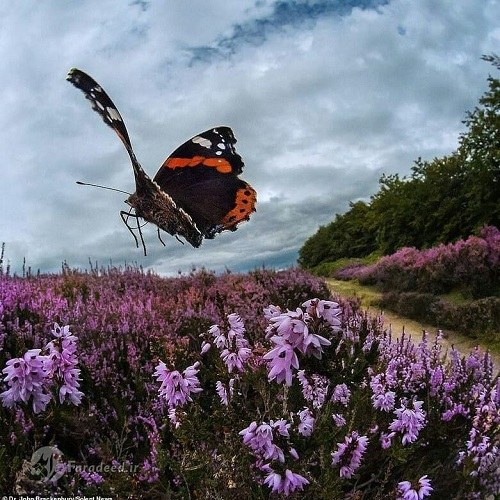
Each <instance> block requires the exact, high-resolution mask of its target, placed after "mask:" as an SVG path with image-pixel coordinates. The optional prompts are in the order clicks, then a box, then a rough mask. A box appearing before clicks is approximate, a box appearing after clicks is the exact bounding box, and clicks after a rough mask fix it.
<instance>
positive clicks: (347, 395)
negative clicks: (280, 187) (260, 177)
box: [0, 268, 500, 499]
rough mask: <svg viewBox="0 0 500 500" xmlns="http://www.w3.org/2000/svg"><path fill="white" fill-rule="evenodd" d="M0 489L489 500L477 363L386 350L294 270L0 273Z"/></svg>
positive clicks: (372, 331) (368, 328) (486, 426)
mask: <svg viewBox="0 0 500 500" xmlns="http://www.w3.org/2000/svg"><path fill="white" fill-rule="evenodd" d="M0 370H2V373H1V375H2V376H1V378H0V402H1V404H0V434H1V440H0V491H1V492H2V494H4V495H8V494H39V495H40V494H45V495H46V496H48V495H49V494H52V495H53V496H55V495H61V496H64V495H66V496H69V495H86V496H87V497H89V496H97V495H100V496H101V497H102V496H107V497H112V498H115V499H121V498H146V499H149V498H151V499H155V498H179V499H184V498H233V499H235V498H242V499H243V498H245V499H246V498H256V499H263V498H281V497H283V496H286V497H292V498H311V499H313V498H314V499H317V498H328V499H349V498H351V499H413V498H419V499H422V498H427V497H428V498H447V499H448V498H456V499H466V498H471V499H482V498H488V496H491V497H493V495H498V494H500V478H499V477H498V467H499V466H500V454H499V443H498V437H499V435H498V429H499V424H500V413H499V405H500V385H499V382H498V379H495V378H494V376H493V371H492V365H491V360H490V358H489V356H488V355H487V354H483V353H481V352H480V351H479V350H475V351H473V352H471V353H470V354H467V355H466V356H465V357H464V358H461V357H460V355H459V354H458V353H457V352H456V351H454V350H451V351H450V352H448V353H447V356H446V359H445V352H444V350H443V349H442V347H441V344H440V339H439V337H438V339H437V340H436V341H435V342H432V343H431V342H430V341H429V340H428V338H427V337H426V336H425V335H424V336H423V338H422V339H421V340H420V341H418V340H417V341H416V342H415V343H412V342H411V341H410V340H409V339H407V338H404V336H403V339H400V340H392V339H391V336H390V334H389V333H388V332H386V331H385V330H384V325H383V324H382V321H381V319H380V318H377V317H369V316H367V315H366V314H364V313H362V312H361V311H360V310H359V309H358V307H357V304H356V303H349V302H346V301H343V300H340V299H338V298H335V297H330V296H329V293H328V290H327V288H326V286H325V284H324V282H323V281H321V280H320V279H318V278H315V277H312V276H310V275H308V274H307V273H305V272H303V271H300V270H298V269H290V270H286V271H280V272H275V271H270V270H255V271H253V272H250V273H248V274H231V273H227V274H224V275H221V276H216V275H215V274H213V273H211V272H208V271H205V270H199V271H193V273H192V274H191V275H189V276H179V277H177V278H163V277H160V276H157V275H155V274H153V273H146V272H143V271H142V270H141V269H136V268H128V269H107V270H100V271H97V270H91V271H89V272H76V271H72V270H70V269H67V268H64V269H63V270H62V272H61V273H60V274H57V275H47V276H26V277H16V276H11V275H9V273H7V272H5V271H2V272H1V273H0Z"/></svg>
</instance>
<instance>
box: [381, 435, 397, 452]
mask: <svg viewBox="0 0 500 500" xmlns="http://www.w3.org/2000/svg"><path fill="white" fill-rule="evenodd" d="M395 435H396V433H395V432H391V433H389V434H385V433H384V432H383V433H382V434H381V435H380V445H381V446H382V448H383V449H384V450H387V448H390V447H391V446H392V438H393V437H394V436H395Z"/></svg>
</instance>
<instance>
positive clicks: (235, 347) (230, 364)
mask: <svg viewBox="0 0 500 500" xmlns="http://www.w3.org/2000/svg"><path fill="white" fill-rule="evenodd" d="M227 320H228V323H229V330H228V332H227V335H224V333H222V332H221V330H220V328H219V326H217V325H212V326H211V327H210V329H209V331H208V333H209V334H210V335H212V336H213V339H214V343H215V345H216V346H217V348H218V349H219V350H221V351H222V352H221V355H220V357H221V358H222V360H223V361H224V363H225V364H226V366H227V370H228V372H229V373H232V372H233V371H238V372H240V373H242V372H243V371H245V366H244V365H245V364H246V363H247V362H248V360H249V358H250V357H251V355H252V350H251V349H250V345H249V343H248V341H247V339H246V338H245V337H244V333H245V326H244V324H243V321H242V320H241V318H240V316H239V315H238V314H235V313H232V314H229V315H228V316H227ZM203 347H205V346H203ZM205 348H206V347H205ZM202 353H203V348H202Z"/></svg>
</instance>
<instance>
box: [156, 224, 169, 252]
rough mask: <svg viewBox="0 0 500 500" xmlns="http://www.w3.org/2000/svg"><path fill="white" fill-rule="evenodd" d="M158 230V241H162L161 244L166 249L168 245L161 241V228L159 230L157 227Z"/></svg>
mask: <svg viewBox="0 0 500 500" xmlns="http://www.w3.org/2000/svg"><path fill="white" fill-rule="evenodd" d="M156 229H157V231H158V239H159V240H160V241H161V244H162V245H163V246H164V247H166V246H167V245H165V242H164V241H163V240H162V239H161V234H160V228H159V227H157V228H156Z"/></svg>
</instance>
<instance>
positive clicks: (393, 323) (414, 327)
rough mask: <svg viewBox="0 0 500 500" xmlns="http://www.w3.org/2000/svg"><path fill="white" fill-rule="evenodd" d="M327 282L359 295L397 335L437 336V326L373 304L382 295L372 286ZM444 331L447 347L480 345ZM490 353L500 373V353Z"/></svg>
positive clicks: (464, 348)
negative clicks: (423, 332) (424, 333)
mask: <svg viewBox="0 0 500 500" xmlns="http://www.w3.org/2000/svg"><path fill="white" fill-rule="evenodd" d="M326 283H327V284H328V287H329V288H330V290H331V291H332V292H333V293H336V294H338V295H341V296H343V297H357V298H359V299H360V300H361V305H362V306H363V308H364V309H365V310H367V311H368V312H370V313H372V314H374V315H377V314H383V316H384V324H385V325H386V326H390V327H391V331H392V334H393V335H395V336H396V337H400V336H401V334H402V333H403V331H404V332H406V333H408V334H411V336H412V338H413V339H415V340H417V341H418V340H420V338H421V337H422V331H423V330H425V331H426V332H428V333H429V335H430V338H432V339H434V338H435V337H436V334H437V328H436V327H435V326H432V325H429V324H426V323H422V322H420V321H416V320H413V319H409V318H405V317H403V316H399V315H398V314H396V313H393V312H392V311H381V310H380V308H378V307H376V306H375V305H373V304H374V302H375V300H376V299H377V298H378V297H379V296H380V293H379V292H377V291H376V290H374V289H373V288H372V287H364V286H360V285H358V286H356V285H353V284H352V283H351V282H345V281H338V280H334V279H327V280H326ZM443 333H444V336H445V338H444V339H443V346H444V347H445V348H446V349H451V346H455V348H456V349H457V350H458V351H459V352H460V353H461V354H462V355H465V354H468V353H469V352H470V351H471V350H472V349H473V348H474V347H476V345H478V342H477V340H474V339H471V338H469V337H466V336H465V335H462V334H461V333H458V332H454V331H452V330H443ZM483 350H484V349H483ZM490 354H491V357H492V360H493V364H494V366H495V373H499V371H500V353H496V352H493V353H490Z"/></svg>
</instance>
